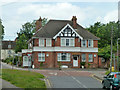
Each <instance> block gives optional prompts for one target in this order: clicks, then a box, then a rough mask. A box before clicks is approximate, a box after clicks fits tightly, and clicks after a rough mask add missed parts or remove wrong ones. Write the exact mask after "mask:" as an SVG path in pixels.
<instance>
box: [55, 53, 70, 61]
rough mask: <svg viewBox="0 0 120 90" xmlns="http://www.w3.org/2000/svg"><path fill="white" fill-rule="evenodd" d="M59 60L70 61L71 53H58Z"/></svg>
mask: <svg viewBox="0 0 120 90" xmlns="http://www.w3.org/2000/svg"><path fill="white" fill-rule="evenodd" d="M57 57H58V61H70V53H58V54H57Z"/></svg>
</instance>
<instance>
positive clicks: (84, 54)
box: [82, 54, 86, 62]
mask: <svg viewBox="0 0 120 90" xmlns="http://www.w3.org/2000/svg"><path fill="white" fill-rule="evenodd" d="M83 55H85V60H83ZM82 62H86V54H82Z"/></svg>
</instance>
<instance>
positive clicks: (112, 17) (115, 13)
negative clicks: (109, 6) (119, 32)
mask: <svg viewBox="0 0 120 90" xmlns="http://www.w3.org/2000/svg"><path fill="white" fill-rule="evenodd" d="M117 20H118V10H114V11H111V12H108V13H107V14H106V16H105V17H104V22H105V23H108V22H109V21H117Z"/></svg>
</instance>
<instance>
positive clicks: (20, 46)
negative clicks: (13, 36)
mask: <svg viewBox="0 0 120 90" xmlns="http://www.w3.org/2000/svg"><path fill="white" fill-rule="evenodd" d="M26 43H27V37H26V36H25V34H22V35H21V36H20V37H19V40H17V41H16V47H15V52H21V50H22V49H27V44H26Z"/></svg>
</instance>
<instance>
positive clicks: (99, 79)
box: [91, 74, 102, 83]
mask: <svg viewBox="0 0 120 90" xmlns="http://www.w3.org/2000/svg"><path fill="white" fill-rule="evenodd" d="M94 75H95V74H92V75H91V77H92V78H94V79H96V80H98V81H100V82H101V83H102V80H100V79H98V78H96V77H94Z"/></svg>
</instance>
